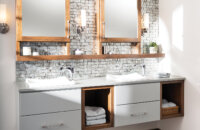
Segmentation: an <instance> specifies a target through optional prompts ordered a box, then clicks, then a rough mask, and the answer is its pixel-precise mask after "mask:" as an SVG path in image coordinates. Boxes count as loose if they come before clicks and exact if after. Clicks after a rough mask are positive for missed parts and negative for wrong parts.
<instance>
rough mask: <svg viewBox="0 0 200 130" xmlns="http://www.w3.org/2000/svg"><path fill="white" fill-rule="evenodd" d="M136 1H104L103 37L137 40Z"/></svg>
mask: <svg viewBox="0 0 200 130" xmlns="http://www.w3.org/2000/svg"><path fill="white" fill-rule="evenodd" d="M137 28H138V10H137V0H105V37H106V38H137V33H138V29H137Z"/></svg>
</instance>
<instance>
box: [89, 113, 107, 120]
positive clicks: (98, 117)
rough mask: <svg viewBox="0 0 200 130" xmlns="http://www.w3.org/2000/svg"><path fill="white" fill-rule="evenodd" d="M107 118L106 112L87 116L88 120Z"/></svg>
mask: <svg viewBox="0 0 200 130" xmlns="http://www.w3.org/2000/svg"><path fill="white" fill-rule="evenodd" d="M105 118H106V114H103V115H99V116H91V117H86V120H87V121H91V120H99V119H105Z"/></svg>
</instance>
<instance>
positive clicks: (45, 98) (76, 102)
mask: <svg viewBox="0 0 200 130" xmlns="http://www.w3.org/2000/svg"><path fill="white" fill-rule="evenodd" d="M80 109H81V89H74V90H62V91H47V92H35V93H20V115H21V116H24V115H34V114H44V113H51V112H62V111H69V110H80Z"/></svg>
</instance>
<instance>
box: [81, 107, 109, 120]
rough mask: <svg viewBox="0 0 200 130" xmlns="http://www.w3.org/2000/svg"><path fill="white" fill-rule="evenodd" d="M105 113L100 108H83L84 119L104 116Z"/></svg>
mask: <svg viewBox="0 0 200 130" xmlns="http://www.w3.org/2000/svg"><path fill="white" fill-rule="evenodd" d="M105 113H106V111H105V109H104V108H102V107H91V106H85V114H86V117H94V116H99V115H103V114H105Z"/></svg>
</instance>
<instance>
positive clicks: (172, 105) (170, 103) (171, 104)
mask: <svg viewBox="0 0 200 130" xmlns="http://www.w3.org/2000/svg"><path fill="white" fill-rule="evenodd" d="M168 105H169V107H175V106H176V104H175V103H173V102H169V103H168Z"/></svg>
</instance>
